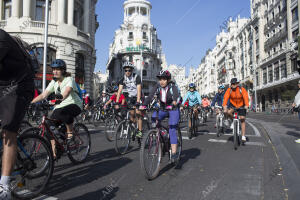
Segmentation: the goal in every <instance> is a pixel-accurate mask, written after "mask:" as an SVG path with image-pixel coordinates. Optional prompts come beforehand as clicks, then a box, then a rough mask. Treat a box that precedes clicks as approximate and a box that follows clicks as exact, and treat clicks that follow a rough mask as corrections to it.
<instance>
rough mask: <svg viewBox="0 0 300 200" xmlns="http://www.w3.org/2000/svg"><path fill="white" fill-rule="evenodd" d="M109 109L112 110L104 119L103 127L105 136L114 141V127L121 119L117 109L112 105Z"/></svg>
mask: <svg viewBox="0 0 300 200" xmlns="http://www.w3.org/2000/svg"><path fill="white" fill-rule="evenodd" d="M111 110H112V112H111V113H109V114H108V117H107V118H106V120H105V129H104V132H105V137H106V139H107V141H109V142H112V141H114V139H115V135H114V134H115V129H116V127H117V126H118V124H119V122H121V121H122V119H123V117H122V115H121V114H120V112H119V110H116V109H115V108H114V107H112V108H111Z"/></svg>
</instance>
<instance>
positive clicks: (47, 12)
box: [43, 0, 49, 91]
mask: <svg viewBox="0 0 300 200" xmlns="http://www.w3.org/2000/svg"><path fill="white" fill-rule="evenodd" d="M48 19H49V0H46V12H45V32H44V35H45V37H44V59H43V91H45V90H46V68H47V48H48V44H47V43H48V21H49V20H48Z"/></svg>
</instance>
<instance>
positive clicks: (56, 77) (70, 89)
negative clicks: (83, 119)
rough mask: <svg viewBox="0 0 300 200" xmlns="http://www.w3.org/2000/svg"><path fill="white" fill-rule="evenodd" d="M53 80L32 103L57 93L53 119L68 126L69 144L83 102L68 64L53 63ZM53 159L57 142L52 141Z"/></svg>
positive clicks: (58, 61) (62, 62)
mask: <svg viewBox="0 0 300 200" xmlns="http://www.w3.org/2000/svg"><path fill="white" fill-rule="evenodd" d="M51 68H52V70H53V80H52V81H51V82H50V83H49V85H48V87H47V88H46V90H45V91H44V92H43V93H42V94H40V95H39V96H38V97H36V98H35V99H33V100H32V102H31V103H37V102H39V101H42V100H44V99H46V98H47V97H48V96H49V95H50V94H51V93H53V92H54V93H55V97H56V102H55V107H54V111H53V113H52V115H51V119H55V120H58V121H60V122H63V123H64V124H66V128H67V134H68V137H67V138H68V142H69V141H72V139H73V122H74V118H75V117H76V116H77V115H79V114H80V113H81V110H82V100H81V99H80V97H79V91H78V89H77V86H76V83H75V81H74V79H73V78H72V77H71V74H69V73H67V72H66V69H67V66H66V63H65V62H64V61H63V60H61V59H57V60H55V61H53V62H52V64H51ZM51 145H52V150H53V157H54V158H56V147H55V140H53V139H51Z"/></svg>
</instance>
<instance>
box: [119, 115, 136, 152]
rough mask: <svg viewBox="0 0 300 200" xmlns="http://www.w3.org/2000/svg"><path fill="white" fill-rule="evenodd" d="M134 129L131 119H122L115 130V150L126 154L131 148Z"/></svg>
mask: <svg viewBox="0 0 300 200" xmlns="http://www.w3.org/2000/svg"><path fill="white" fill-rule="evenodd" d="M132 136H133V130H132V127H131V126H130V122H129V121H126V120H124V121H122V122H121V123H120V124H119V125H118V127H117V129H116V132H115V150H116V152H117V153H119V154H122V155H123V154H125V153H126V152H127V150H128V148H129V145H130V142H131V137H132Z"/></svg>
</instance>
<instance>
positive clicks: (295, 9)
mask: <svg viewBox="0 0 300 200" xmlns="http://www.w3.org/2000/svg"><path fill="white" fill-rule="evenodd" d="M292 21H293V22H296V21H298V6H297V7H296V8H294V9H293V10H292Z"/></svg>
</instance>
